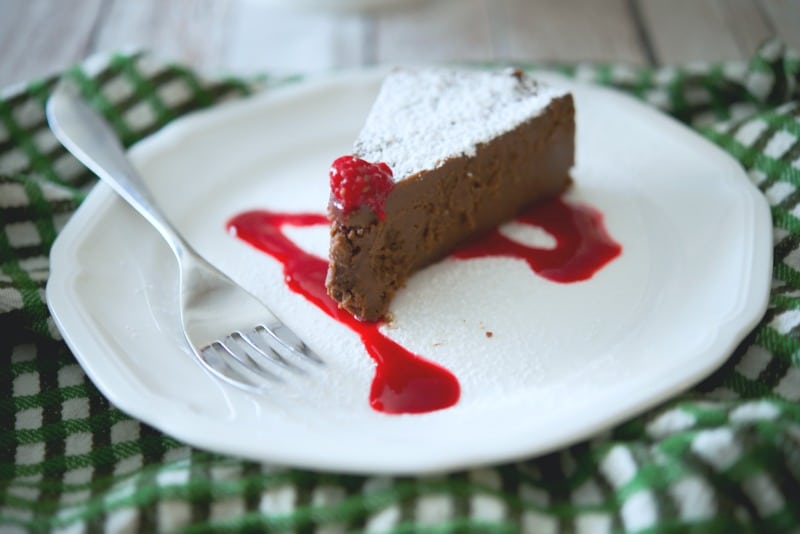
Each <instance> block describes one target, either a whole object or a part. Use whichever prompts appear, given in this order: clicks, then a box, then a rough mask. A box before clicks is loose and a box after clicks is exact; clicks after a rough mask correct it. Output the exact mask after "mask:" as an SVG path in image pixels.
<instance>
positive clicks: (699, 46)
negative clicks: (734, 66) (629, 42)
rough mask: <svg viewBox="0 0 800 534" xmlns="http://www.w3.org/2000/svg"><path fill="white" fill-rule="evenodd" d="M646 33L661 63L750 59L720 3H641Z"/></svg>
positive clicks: (697, 0)
mask: <svg viewBox="0 0 800 534" xmlns="http://www.w3.org/2000/svg"><path fill="white" fill-rule="evenodd" d="M638 1H639V9H640V11H641V13H642V20H643V23H644V25H645V30H646V32H647V33H648V35H649V36H650V40H651V42H652V45H653V50H654V53H655V56H656V59H657V60H658V61H659V62H661V63H685V62H689V61H717V60H725V59H739V58H744V57H747V55H748V54H747V52H745V51H743V50H741V48H740V47H739V44H738V42H737V39H736V36H735V32H734V30H733V28H732V27H731V24H730V21H729V19H728V17H727V16H726V9H725V8H724V6H723V2H719V1H717V0H671V1H669V2H665V1H663V0H638Z"/></svg>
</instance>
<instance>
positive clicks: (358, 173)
mask: <svg viewBox="0 0 800 534" xmlns="http://www.w3.org/2000/svg"><path fill="white" fill-rule="evenodd" d="M330 179H331V202H332V203H333V205H334V206H335V207H336V208H338V209H340V210H342V212H343V213H344V214H345V215H347V214H348V213H350V212H352V211H353V210H356V209H358V208H360V207H361V206H367V207H369V208H370V209H371V210H372V211H373V212H374V213H375V215H377V216H378V218H379V219H380V220H384V219H385V218H386V213H385V212H384V211H383V208H384V205H385V204H386V197H387V196H388V195H389V193H390V192H391V191H392V188H393V187H394V180H392V169H390V168H389V166H388V165H387V164H385V163H370V162H368V161H365V160H363V159H359V158H357V157H355V156H342V157H340V158H337V159H336V161H334V162H333V164H332V165H331V170H330Z"/></svg>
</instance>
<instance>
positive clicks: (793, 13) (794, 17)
mask: <svg viewBox="0 0 800 534" xmlns="http://www.w3.org/2000/svg"><path fill="white" fill-rule="evenodd" d="M761 2H762V4H763V6H764V11H765V12H766V13H767V15H768V16H769V19H770V22H771V23H772V27H773V29H774V31H775V35H776V36H777V37H778V38H779V39H781V40H782V41H783V42H784V43H786V44H787V45H789V46H791V47H792V48H794V49H795V50H798V51H800V1H798V0H761Z"/></svg>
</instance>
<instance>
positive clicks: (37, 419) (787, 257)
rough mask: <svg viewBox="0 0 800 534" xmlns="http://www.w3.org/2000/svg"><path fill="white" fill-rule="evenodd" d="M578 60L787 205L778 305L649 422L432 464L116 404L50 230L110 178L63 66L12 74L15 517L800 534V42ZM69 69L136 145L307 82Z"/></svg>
mask: <svg viewBox="0 0 800 534" xmlns="http://www.w3.org/2000/svg"><path fill="white" fill-rule="evenodd" d="M529 66H530V67H532V68H533V67H540V66H541V65H529ZM558 69H559V70H562V71H563V72H564V73H566V74H567V75H569V76H573V77H576V78H579V79H586V80H591V81H595V82H597V83H601V84H606V85H611V86H615V87H618V88H620V89H622V90H623V91H627V92H629V93H632V94H634V95H636V96H638V97H640V98H641V99H643V100H645V101H647V102H650V103H652V104H653V105H655V106H658V107H660V108H662V109H663V110H664V111H665V112H667V113H670V114H671V115H673V116H675V117H677V118H678V119H680V120H681V121H684V122H685V123H687V124H689V125H691V126H692V127H694V128H695V129H697V130H698V131H699V132H701V133H702V134H703V135H705V136H706V137H708V138H709V139H711V140H712V141H714V142H715V143H717V144H719V145H720V146H721V147H723V148H724V149H725V150H727V151H728V152H729V153H730V154H731V155H732V156H733V157H735V158H736V159H737V160H739V161H740V162H741V164H742V165H743V166H744V167H745V168H746V169H747V171H748V173H749V175H750V177H751V178H752V180H753V182H754V183H755V184H756V185H757V186H758V187H759V188H760V189H761V190H762V191H763V192H764V194H765V195H766V197H767V199H768V200H769V203H770V205H771V207H772V216H773V219H774V247H775V248H774V254H775V257H774V273H773V290H772V295H771V299H770V304H769V309H768V311H767V313H766V316H765V317H764V318H763V320H762V321H761V322H760V324H759V325H758V327H757V328H756V329H755V330H754V331H753V332H752V333H751V334H750V335H748V336H747V338H746V339H745V341H744V342H743V343H742V345H741V346H740V347H739V348H738V349H737V350H736V351H735V352H734V354H732V355H731V357H730V359H729V360H728V362H727V363H726V364H725V365H724V366H723V367H722V368H721V369H720V370H719V371H717V372H716V373H714V374H713V375H712V376H711V377H709V378H708V379H706V380H705V381H704V382H702V383H701V384H700V385H698V386H696V387H694V388H692V389H691V390H689V391H687V392H686V393H684V394H682V395H679V396H677V397H676V398H674V399H672V400H670V401H668V402H666V403H664V404H663V405H661V406H658V407H657V408H655V409H652V410H650V411H649V412H647V413H646V414H644V415H642V416H640V417H637V418H635V419H633V420H631V421H629V422H627V423H625V424H622V425H620V426H618V427H616V428H614V429H612V430H611V431H608V432H605V433H603V434H602V435H599V436H596V437H594V438H593V439H591V440H589V441H586V442H583V443H579V444H577V445H574V446H572V447H569V448H567V449H564V450H561V451H558V452H555V453H552V454H548V455H546V456H543V457H539V458H534V459H530V460H526V461H521V462H518V463H512V464H507V465H498V466H495V467H491V468H481V469H475V470H469V471H463V472H454V473H449V474H446V475H440V476H425V477H383V476H381V477H363V476H344V475H333V474H329V473H323V472H315V471H306V470H299V469H290V468H282V467H276V466H271V465H262V464H258V463H253V462H248V461H243V460H240V459H237V458H229V457H224V456H219V455H214V454H209V453H206V452H203V451H199V450H196V449H194V448H192V447H189V446H187V445H185V444H182V443H179V442H177V441H175V440H173V439H171V438H169V437H167V436H165V435H163V434H161V433H160V432H158V431H156V430H154V429H152V428H150V427H148V426H147V425H145V424H142V423H140V422H138V421H136V420H134V419H131V418H130V417H128V416H127V415H125V414H124V413H122V412H120V411H119V410H117V409H116V408H114V407H113V406H111V405H110V404H109V403H108V401H107V400H106V399H105V398H104V397H103V396H102V395H101V394H100V393H99V392H98V390H97V389H96V388H95V387H94V386H93V385H92V383H91V382H90V381H89V380H88V379H87V378H86V376H85V375H84V373H83V371H82V370H81V368H80V367H79V366H78V364H77V363H76V361H75V359H74V358H73V356H72V354H71V353H70V351H69V350H68V349H67V347H66V345H65V344H64V342H63V341H62V340H61V337H60V335H59V333H58V332H57V331H56V329H55V328H54V325H53V322H52V320H51V318H50V316H49V313H48V310H47V307H46V304H45V296H44V287H45V283H46V282H47V277H48V252H49V250H50V246H51V245H52V243H53V240H54V239H55V237H56V235H57V234H58V232H59V229H60V228H61V227H62V225H63V224H64V223H65V221H66V220H67V219H68V218H69V216H70V214H71V213H72V212H73V211H74V210H75V209H76V207H77V206H78V205H79V204H80V202H81V200H82V199H83V198H84V196H85V195H86V193H87V191H88V190H89V189H90V188H91V187H92V186H93V184H94V183H95V178H94V177H93V176H92V175H91V174H90V173H89V172H87V171H86V169H84V168H83V167H81V166H80V165H79V164H78V163H77V162H76V161H75V160H74V159H73V158H72V157H71V156H70V155H68V154H67V153H66V152H65V151H64V150H63V149H62V148H61V147H60V146H59V145H58V143H57V142H56V140H55V139H54V137H53V135H52V134H51V133H50V131H49V130H48V128H47V125H46V122H45V117H44V104H45V100H46V99H47V96H48V94H49V92H50V90H51V88H52V87H53V84H54V83H55V81H56V78H49V79H45V80H41V81H35V82H32V83H29V84H26V85H24V86H19V87H14V88H9V89H6V90H5V91H3V92H2V97H1V98H0V218H1V219H2V231H0V332H2V333H1V334H0V531H2V532H13V531H57V532H62V531H63V532H82V531H96V530H109V531H137V530H138V531H144V532H150V531H175V530H184V529H185V530H190V531H209V530H213V531H217V530H236V531H238V530H251V531H262V530H266V529H272V530H275V531H286V530H289V531H298V532H306V531H308V532H311V531H320V532H337V531H348V532H349V531H395V532H411V531H418V530H433V531H437V532H449V531H461V530H468V531H484V530H492V531H493V530H499V531H512V532H513V531H521V530H524V531H531V532H551V531H582V532H608V531H614V532H617V531H632V532H662V531H672V530H680V531H682V530H690V529H696V530H700V531H703V532H706V531H722V532H734V531H736V532H738V531H751V530H752V531H757V532H766V531H779V532H784V531H792V530H794V531H798V530H800V500H799V499H800V188H799V187H798V186H800V58H799V57H798V55H797V54H796V53H794V52H793V51H790V50H787V49H785V47H784V46H782V45H781V43H779V42H769V43H767V44H765V45H764V46H763V47H762V48H761V49H760V50H759V52H758V53H757V54H756V55H755V57H754V58H753V59H752V60H751V61H750V62H749V63H748V62H725V63H718V64H692V65H685V66H675V67H665V68H659V69H650V68H632V67H627V66H620V65H596V64H593V65H569V66H563V65H562V66H558ZM64 76H67V77H69V78H72V79H74V80H76V81H77V82H78V83H79V84H80V86H81V87H82V90H83V93H84V95H85V96H86V97H87V98H88V99H89V100H90V102H91V103H92V105H93V106H94V107H96V108H97V109H98V110H100V111H101V112H102V113H103V114H104V115H105V116H106V117H107V118H108V119H109V120H110V122H111V123H112V124H113V126H114V127H115V128H116V131H117V133H118V134H119V136H120V138H121V139H122V140H123V141H124V143H125V144H126V145H130V144H131V143H134V142H136V141H137V140H139V139H141V138H142V137H144V136H146V135H148V134H150V133H152V132H154V131H156V130H158V129H159V128H160V127H162V126H163V125H164V124H166V123H167V122H169V121H170V120H172V119H174V118H176V117H180V116H181V115H184V114H186V113H188V112H190V111H192V110H196V109H198V108H203V107H207V106H212V105H215V104H217V103H219V102H221V101H223V100H226V99H231V98H240V97H244V96H246V95H248V94H249V93H251V92H253V91H256V90H262V89H266V90H269V87H270V86H273V85H275V84H278V83H281V84H282V83H292V80H287V79H280V80H277V79H270V78H260V79H255V80H252V79H249V80H243V79H234V78H225V79H222V78H216V79H208V78H206V77H201V76H199V75H197V74H196V73H195V72H192V71H191V70H189V69H187V68H186V67H183V66H180V65H175V64H168V63H165V62H160V61H156V60H154V59H153V58H152V57H151V56H148V55H140V54H117V55H112V56H105V57H102V58H95V59H93V60H90V61H87V62H86V63H84V64H83V65H81V66H79V67H75V68H73V69H70V70H69V71H67V72H66V73H65V74H64Z"/></svg>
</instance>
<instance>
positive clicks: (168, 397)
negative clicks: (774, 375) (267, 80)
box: [47, 72, 772, 473]
mask: <svg viewBox="0 0 800 534" xmlns="http://www.w3.org/2000/svg"><path fill="white" fill-rule="evenodd" d="M382 75H383V74H382V73H381V72H358V73H347V74H342V75H339V76H335V77H328V78H324V79H315V80H310V81H307V82H304V83H302V84H298V85H294V86H291V87H287V88H284V89H281V90H276V91H272V92H270V93H267V94H263V95H259V96H256V97H254V98H251V99H249V100H246V101H242V102H237V103H234V104H230V105H225V106H222V107H219V108H216V109H213V110H210V111H207V112H203V113H198V114H196V115H193V116H191V117H187V118H184V119H181V120H179V121H176V122H175V123H174V124H172V125H171V126H169V127H167V128H165V129H164V130H163V131H161V132H159V133H158V134H156V135H154V136H153V137H151V138H149V139H147V140H146V141H144V142H142V143H141V144H139V145H138V146H137V147H136V148H135V149H134V150H133V151H132V157H133V159H134V162H135V163H136V164H137V166H138V167H139V168H140V169H141V171H142V173H143V175H144V177H145V179H146V180H147V181H148V182H149V183H150V184H151V186H152V188H153V190H154V192H155V195H156V197H157V198H159V199H160V200H161V202H162V203H163V205H164V207H165V210H166V211H167V213H168V214H169V215H170V216H171V218H172V219H173V220H174V221H175V223H176V225H177V226H178V227H179V228H180V229H181V230H182V231H183V232H184V233H185V234H186V236H187V237H188V239H189V241H191V242H192V243H194V244H196V246H197V248H198V250H199V251H200V252H201V253H203V254H204V255H206V256H207V257H208V258H209V259H211V260H212V262H215V263H216V264H218V265H219V266H221V268H222V269H223V270H225V271H226V272H228V273H229V274H230V275H231V276H232V277H233V278H235V279H236V280H238V281H240V282H241V283H242V284H244V285H245V286H247V287H249V288H250V289H251V290H253V291H254V292H256V293H257V294H259V295H261V296H263V297H264V298H265V299H267V300H268V301H269V302H271V303H272V305H273V308H274V309H275V311H276V312H278V314H279V315H280V316H282V317H283V318H284V319H285V320H286V321H287V322H288V323H289V324H290V326H292V327H294V328H295V329H296V330H297V331H298V332H300V333H301V334H302V335H303V336H304V337H305V339H306V341H307V342H308V343H309V344H310V345H311V346H312V347H314V348H316V350H317V351H318V352H319V353H320V354H322V355H324V358H325V360H326V362H327V365H326V367H325V370H324V372H315V373H314V374H313V376H310V377H309V378H307V379H305V380H301V381H299V382H298V383H297V384H296V385H297V387H296V388H285V387H281V386H278V387H276V388H275V392H274V395H272V396H267V397H263V398H257V397H253V396H250V395H248V394H245V393H242V392H240V391H237V390H234V389H231V388H229V387H227V386H224V385H221V384H220V383H218V382H217V381H215V380H214V379H213V378H211V377H210V376H208V375H207V374H206V373H205V372H203V370H202V369H201V368H200V367H199V366H198V365H197V364H196V363H195V361H194V360H193V358H192V357H191V356H190V355H189V353H188V351H187V350H186V349H185V348H184V346H183V343H182V338H181V334H180V330H179V327H178V323H177V315H176V307H177V304H176V298H175V295H174V291H175V287H176V269H175V266H174V262H173V259H172V257H171V256H170V253H169V251H168V249H167V248H166V246H165V245H164V244H163V243H162V242H161V240H160V238H159V237H158V235H157V234H156V233H155V232H154V231H153V230H152V229H151V228H150V227H149V226H148V225H147V224H146V223H145V222H144V221H143V220H142V219H141V218H140V217H139V216H138V215H136V214H135V213H134V212H133V211H132V210H131V209H130V208H128V206H127V205H125V204H124V203H123V202H122V201H121V200H119V199H117V198H116V197H115V196H114V194H113V193H112V192H111V190H110V189H108V188H107V187H105V186H104V185H99V186H98V187H97V188H96V189H95V190H94V191H92V193H91V194H90V195H89V197H88V198H87V199H86V201H85V202H84V203H83V205H82V206H81V207H80V209H79V210H78V212H77V213H76V214H75V216H74V217H73V218H72V219H71V220H70V221H69V223H68V224H67V226H66V228H64V230H63V232H62V233H61V234H60V236H59V238H58V240H57V242H56V244H55V246H54V247H53V252H52V258H51V261H52V274H51V278H50V282H49V284H48V287H47V296H48V302H49V305H50V307H51V309H52V312H53V314H54V316H55V319H56V322H57V324H58V326H59V328H60V329H61V331H62V332H63V333H64V336H65V338H66V340H67V343H68V344H69V346H70V347H71V349H72V350H73V351H74V353H75V355H76V357H77V358H78V361H79V362H80V363H81V365H82V366H83V368H84V369H85V370H86V372H87V373H88V375H89V376H90V377H91V379H92V380H93V381H94V383H95V384H96V385H97V387H98V388H99V389H100V390H101V391H102V392H103V393H104V394H105V395H106V396H107V397H108V398H109V399H110V400H111V401H112V402H113V403H114V404H116V405H117V406H118V407H120V408H121V409H122V410H124V411H126V412H127V413H129V414H131V415H132V416H134V417H137V418H139V419H141V420H143V421H145V422H147V423H149V424H150V425H153V426H155V427H157V428H159V429H161V430H163V431H164V432H166V433H167V434H170V435H172V436H174V437H176V438H178V439H180V440H183V441H185V442H187V443H190V444H192V445H195V446H197V447H201V448H205V449H210V450H213V451H218V452H222V453H231V454H235V455H241V456H244V457H248V458H252V459H255V460H262V461H269V462H276V463H283V464H289V465H294V466H302V467H307V468H320V469H328V470H336V471H349V472H389V473H422V472H431V471H439V470H445V469H453V468H462V467H467V466H474V465H479V464H484V463H490V462H500V461H506V460H511V459H515V458H519V457H526V456H531V455H536V454H540V453H543V452H546V451H549V450H552V449H554V448H557V447H561V446H564V445H567V444H569V443H572V442H575V441H577V440H579V439H582V438H585V437H587V436H590V435H591V434H592V433H595V432H597V431H599V430H601V429H604V428H607V427H609V426H610V425H612V424H614V423H617V422H619V421H621V420H623V419H625V418H627V417H630V416H633V415H635V414H636V413H638V412H641V411H642V410H644V409H645V408H647V407H649V406H652V405H653V404H655V403H657V402H659V401H661V400H664V399H665V398H667V397H669V396H670V395H674V394H675V393H678V392H679V391H681V390H683V389H685V388H687V387H689V386H690V385H692V384H694V383H695V382H697V381H698V380H700V379H702V378H703V377H705V376H706V375H707V374H709V373H710V372H711V371H713V370H714V369H715V368H717V367H718V366H719V365H720V364H721V363H722V362H724V361H725V359H726V358H727V357H728V356H729V354H730V352H731V351H732V350H733V349H734V348H735V346H736V345H737V343H738V342H739V341H740V340H741V339H742V338H743V337H744V335H745V334H746V333H747V332H748V331H749V330H750V329H751V328H753V327H754V326H755V324H756V322H757V321H758V319H759V318H760V317H761V316H762V314H763V312H764V310H765V308H766V304H767V298H768V292H769V279H770V269H771V261H772V255H771V221H770V215H769V210H768V208H767V205H766V203H765V201H764V199H763V197H762V196H761V195H760V194H759V193H758V191H757V190H756V189H755V188H754V187H753V186H752V185H751V184H750V182H749V181H748V179H747V176H746V175H745V173H744V172H743V170H742V169H741V168H740V167H739V166H738V165H737V164H736V163H735V162H734V161H733V160H732V159H730V158H729V157H728V156H727V155H726V154H725V153H724V152H722V151H721V150H719V149H718V148H716V147H715V146H713V145H712V144H710V143H709V142H707V141H705V140H704V139H702V138H700V137H699V136H697V135H696V134H694V133H693V132H691V131H690V130H688V129H687V128H685V127H683V126H681V125H680V124H678V123H677V122H675V121H673V120H672V119H670V118H668V117H665V116H663V115H661V114H659V113H658V112H656V111H654V110H652V109H650V108H649V107H647V106H645V105H642V104H640V103H639V102H637V101H635V100H633V99H631V98H628V97H626V96H624V95H621V94H618V93H615V92H613V91H610V90H606V89H602V88H598V87H593V86H587V85H581V84H576V83H572V82H567V81H566V80H563V79H561V78H557V77H556V78H553V77H552V76H546V75H542V76H544V77H547V78H550V79H551V80H554V82H555V83H562V84H567V85H569V86H570V88H571V89H572V90H573V93H574V95H575V98H576V106H577V121H578V138H577V147H578V152H577V165H576V168H575V170H574V178H575V187H574V189H573V190H572V191H571V192H570V193H569V194H568V195H567V199H568V200H569V201H580V202H585V203H588V204H591V205H593V206H594V207H596V208H598V209H599V210H600V211H602V212H603V213H604V214H605V222H606V226H607V228H608V230H609V232H610V233H611V235H612V236H613V237H614V238H615V239H616V240H617V241H618V242H620V243H621V244H622V246H623V248H624V251H623V253H622V255H621V256H620V257H618V258H617V259H615V260H614V261H613V262H611V263H610V264H609V265H607V266H606V267H605V268H604V269H602V270H601V271H600V272H599V273H597V275H596V276H595V277H594V278H592V279H591V280H588V281H586V282H582V283H576V284H568V285H562V284H555V283H551V282H547V281H546V280H544V279H543V278H540V277H537V276H535V275H532V273H531V272H530V271H529V270H528V269H527V268H525V267H522V266H521V265H520V264H519V263H516V262H514V261H512V260H500V259H493V260H480V261H454V260H446V261H444V262H441V263H439V264H437V265H435V266H432V267H430V268H428V269H426V270H424V271H422V272H421V273H419V274H418V275H416V276H415V277H414V278H412V280H411V281H410V283H409V284H408V287H407V288H406V289H405V290H404V291H402V292H401V293H400V294H399V295H398V297H397V298H396V299H395V301H394V303H393V314H394V317H395V323H394V327H393V328H392V330H390V331H388V332H389V335H390V336H391V337H393V338H394V339H396V340H397V341H399V342H400V343H401V344H403V345H404V346H406V347H407V348H409V349H411V350H412V351H414V352H417V353H419V354H421V355H423V356H425V357H426V358H427V359H429V360H431V361H435V362H437V363H439V364H441V365H443V366H444V367H446V368H448V369H449V370H450V371H452V372H453V373H454V374H455V375H456V377H458V379H459V380H460V383H461V388H462V396H461V399H460V401H459V402H458V404H456V405H455V406H454V407H452V408H449V409H446V410H441V411H438V412H434V413H429V414H424V415H402V416H392V415H385V414H382V413H378V412H376V411H373V410H372V409H371V408H370V407H369V405H368V400H367V399H368V391H369V385H370V382H371V379H372V374H373V373H372V371H373V364H372V361H371V360H370V358H369V357H368V356H367V354H366V352H365V351H364V350H363V348H362V346H361V345H360V343H359V340H358V338H357V337H356V336H355V335H354V334H353V333H352V332H350V331H349V330H347V329H346V328H344V327H343V326H341V325H339V324H338V323H335V322H333V321H332V320H331V319H329V318H328V316H326V315H325V314H323V313H322V312H321V311H319V310H318V309H316V308H314V307H313V306H311V305H310V304H308V303H307V302H306V301H305V300H303V299H302V298H301V297H299V296H297V295H295V294H292V293H290V292H289V291H288V290H287V289H286V288H285V286H284V284H283V282H282V276H281V268H280V265H279V264H278V263H277V262H276V261H274V260H273V259H271V258H270V257H268V256H265V255H264V254H262V253H260V252H258V251H256V250H254V249H252V248H251V247H249V246H248V245H246V244H244V243H243V242H241V241H238V240H237V239H235V238H233V237H231V236H230V235H228V234H227V233H226V231H225V223H226V221H227V220H228V219H229V218H230V217H231V216H233V215H235V214H236V213H238V212H241V211H243V210H245V209H251V208H272V209H278V210H284V211H317V212H321V211H323V210H324V207H325V203H326V201H327V194H328V191H327V169H328V166H329V164H330V162H331V161H332V160H333V159H334V158H335V157H336V156H338V155H340V154H344V153H347V152H349V150H350V146H351V142H352V140H353V138H354V137H355V135H356V133H357V131H358V129H359V128H360V126H361V124H362V121H363V120H364V118H365V115H366V113H367V111H368V109H369V107H370V105H371V102H372V100H373V98H374V96H375V94H376V91H377V88H378V85H379V83H380V80H381V78H382ZM292 235H293V236H294V237H295V238H296V239H297V240H298V242H302V243H303V246H305V247H307V248H308V249H310V250H315V251H317V252H319V253H321V254H324V253H325V250H326V247H327V232H326V230H325V229H324V228H317V229H311V230H305V231H297V232H293V233H292ZM487 276H488V277H490V280H488V281H487V280H486V277H487ZM487 330H491V331H492V332H493V333H494V335H493V337H491V338H488V337H486V335H485V333H486V331H487Z"/></svg>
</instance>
